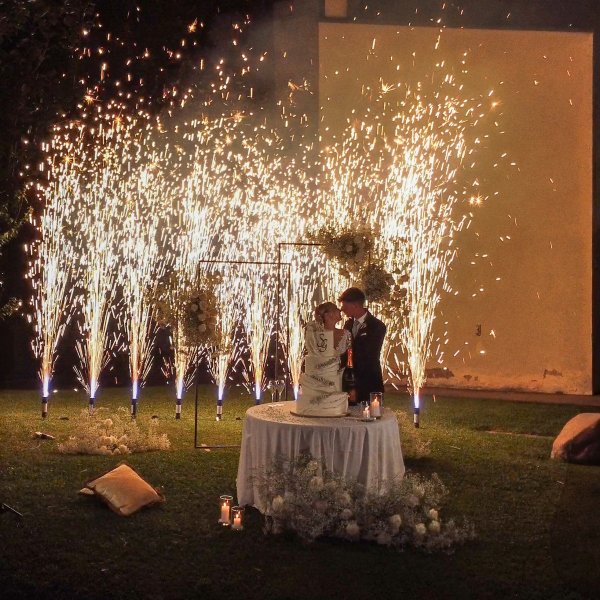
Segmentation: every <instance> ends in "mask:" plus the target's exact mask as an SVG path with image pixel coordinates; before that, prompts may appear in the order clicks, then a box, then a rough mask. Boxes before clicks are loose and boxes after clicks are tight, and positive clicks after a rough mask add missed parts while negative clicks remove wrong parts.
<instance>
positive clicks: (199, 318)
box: [198, 313, 206, 323]
mask: <svg viewBox="0 0 600 600" xmlns="http://www.w3.org/2000/svg"><path fill="white" fill-rule="evenodd" d="M198 321H200V322H201V323H203V322H204V321H206V315H205V314H204V313H200V314H199V315H198Z"/></svg>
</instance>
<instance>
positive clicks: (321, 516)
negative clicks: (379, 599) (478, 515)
mask: <svg viewBox="0 0 600 600" xmlns="http://www.w3.org/2000/svg"><path fill="white" fill-rule="evenodd" d="M256 480H257V482H258V484H259V490H260V493H261V495H262V496H263V498H265V499H266V501H267V507H268V508H267V511H266V514H265V532H266V533H270V534H278V533H283V532H284V531H291V532H294V533H296V534H297V535H298V536H299V537H300V538H301V539H303V540H306V541H314V540H316V539H318V538H328V537H329V538H339V539H344V540H349V541H359V540H365V541H371V542H376V543H378V544H381V545H385V546H391V547H395V548H399V549H401V548H405V547H410V546H412V547H416V548H420V549H423V550H425V551H427V552H433V551H439V550H445V551H449V550H451V549H452V547H453V546H455V545H456V544H458V543H463V542H465V541H466V540H469V539H472V538H473V537H474V528H473V526H472V525H470V524H469V523H467V522H465V523H463V524H461V525H458V524H457V523H455V521H454V520H452V519H450V520H443V519H442V518H441V516H440V505H441V502H442V500H443V499H444V497H445V496H446V495H447V493H448V492H447V489H446V487H445V486H444V484H443V483H442V481H441V480H440V478H439V477H438V476H437V475H436V474H434V475H432V476H431V477H426V476H423V475H418V474H414V473H408V474H406V475H405V477H404V478H403V479H402V480H401V481H393V482H389V483H388V485H387V488H386V492H385V493H383V494H377V493H372V492H368V491H366V490H365V489H364V487H363V486H361V485H360V484H357V483H356V482H348V481H344V480H343V479H342V478H340V477H338V476H335V475H333V474H332V473H329V472H328V471H326V470H325V469H324V467H323V465H321V464H320V463H319V462H318V461H316V460H314V459H312V458H311V457H310V456H308V455H303V456H301V457H299V458H297V459H296V460H295V461H293V462H289V461H286V460H282V459H276V460H275V461H274V462H273V464H272V466H271V468H270V469H268V470H267V471H266V472H263V473H261V474H258V475H256Z"/></svg>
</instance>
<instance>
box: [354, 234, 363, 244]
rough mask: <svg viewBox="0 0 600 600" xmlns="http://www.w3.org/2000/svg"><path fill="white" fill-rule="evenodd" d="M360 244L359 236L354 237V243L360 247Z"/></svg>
mask: <svg viewBox="0 0 600 600" xmlns="http://www.w3.org/2000/svg"><path fill="white" fill-rule="evenodd" d="M361 242H362V238H361V237H360V236H359V235H355V236H354V243H355V244H358V245H360V244H361Z"/></svg>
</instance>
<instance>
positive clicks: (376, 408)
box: [371, 398, 381, 417]
mask: <svg viewBox="0 0 600 600" xmlns="http://www.w3.org/2000/svg"><path fill="white" fill-rule="evenodd" d="M371 413H372V414H373V416H374V417H381V404H379V400H378V399H377V398H375V399H374V400H372V401H371Z"/></svg>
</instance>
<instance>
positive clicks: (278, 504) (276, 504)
mask: <svg viewBox="0 0 600 600" xmlns="http://www.w3.org/2000/svg"><path fill="white" fill-rule="evenodd" d="M284 504H285V501H284V499H283V498H282V497H281V496H275V498H273V502H272V503H271V508H272V510H273V512H274V513H278V512H280V511H281V510H282V509H283V505H284Z"/></svg>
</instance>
